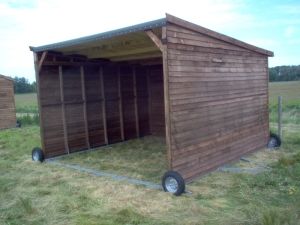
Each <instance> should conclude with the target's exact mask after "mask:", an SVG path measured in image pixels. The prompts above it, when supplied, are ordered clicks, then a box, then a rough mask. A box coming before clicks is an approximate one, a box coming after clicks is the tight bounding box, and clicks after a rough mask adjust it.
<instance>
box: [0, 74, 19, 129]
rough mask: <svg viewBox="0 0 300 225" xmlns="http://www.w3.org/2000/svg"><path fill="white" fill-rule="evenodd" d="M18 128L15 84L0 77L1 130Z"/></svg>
mask: <svg viewBox="0 0 300 225" xmlns="http://www.w3.org/2000/svg"><path fill="white" fill-rule="evenodd" d="M15 126H16V109H15V98H14V83H13V81H12V80H9V79H6V78H5V77H2V76H0V129H4V128H11V127H15Z"/></svg>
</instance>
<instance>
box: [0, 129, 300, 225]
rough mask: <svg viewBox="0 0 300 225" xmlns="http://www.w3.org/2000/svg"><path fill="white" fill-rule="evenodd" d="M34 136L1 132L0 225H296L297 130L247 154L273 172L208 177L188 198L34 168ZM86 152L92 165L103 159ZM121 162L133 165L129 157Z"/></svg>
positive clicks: (299, 185)
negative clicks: (275, 147) (276, 146)
mask: <svg viewBox="0 0 300 225" xmlns="http://www.w3.org/2000/svg"><path fill="white" fill-rule="evenodd" d="M38 131H39V128H38V127H37V126H27V127H24V128H21V129H10V130H4V131H1V132H0V171H1V173H0V199H1V201H0V224H180V225H182V224H265V225H267V224H299V221H300V137H299V132H295V133H285V137H284V138H285V140H286V141H285V142H284V145H283V147H282V148H281V150H279V151H275V152H274V151H267V150H265V151H263V152H259V153H256V154H254V155H252V156H248V158H251V159H253V160H254V159H255V160H258V159H259V158H261V157H260V155H259V154H263V155H264V158H265V159H267V160H266V161H267V162H268V163H269V166H270V167H271V168H272V170H267V171H265V172H263V173H261V174H259V175H249V174H232V173H224V172H219V171H216V172H212V173H210V174H208V175H206V176H204V177H202V178H200V179H198V180H196V181H195V182H193V183H191V184H189V185H188V190H190V191H191V192H192V193H191V194H186V195H183V196H181V197H174V196H172V195H170V194H166V193H164V192H162V191H156V190H149V189H146V188H144V187H138V186H135V185H130V184H127V183H126V182H117V181H112V180H110V179H108V178H101V177H92V176H90V175H87V174H84V173H79V172H76V171H73V170H69V169H64V168H61V167H58V166H54V165H52V164H47V163H43V164H40V163H33V162H32V161H31V159H30V151H31V149H32V148H33V147H35V146H39V143H40V137H39V135H38V133H39V132H38ZM152 141H153V140H152ZM154 141H155V140H154ZM149 143H150V140H148V144H149ZM146 146H147V145H146ZM107 151H109V149H107ZM118 151H122V149H121V148H120V149H119V150H118ZM131 153H132V152H131ZM87 154H91V156H90V160H92V161H93V160H94V159H92V158H95V157H98V156H99V157H100V156H101V154H103V153H101V154H100V155H97V154H99V153H98V152H89V153H87ZM93 154H96V155H93ZM109 154H111V156H112V157H114V154H117V153H113V152H112V153H109ZM121 154H122V153H121ZM124 154H125V153H124ZM143 154H144V153H143ZM79 155H80V154H78V155H77V156H79ZM158 155H159V154H158ZM124 156H125V157H128V158H127V160H129V162H133V163H134V159H135V156H134V155H132V157H129V155H127V156H126V154H125V155H124ZM72 157H75V155H74V156H72ZM277 159H279V160H277ZM95 160H97V159H95ZM98 160H99V162H101V158H99V159H98ZM112 160H114V158H112ZM156 160H158V161H159V160H160V159H156ZM150 161H151V159H150ZM262 161H263V160H262ZM95 163H96V161H95ZM116 164H118V161H117V162H116ZM149 166H150V165H148V164H145V165H144V167H149ZM151 166H153V165H151ZM154 166H155V165H154ZM156 166H157V167H160V165H156ZM140 169H141V170H143V169H144V168H140ZM129 173H130V168H129Z"/></svg>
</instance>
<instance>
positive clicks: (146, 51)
mask: <svg viewBox="0 0 300 225" xmlns="http://www.w3.org/2000/svg"><path fill="white" fill-rule="evenodd" d="M167 23H173V24H176V25H178V26H182V27H185V28H187V29H191V30H193V31H196V32H199V33H202V34H204V35H207V36H210V37H212V38H215V39H218V40H222V41H224V42H227V43H230V44H232V45H236V46H239V47H242V48H245V49H248V50H250V51H253V52H256V53H259V54H262V55H266V56H273V55H274V54H273V52H271V51H268V50H265V49H262V48H258V47H256V46H253V45H250V44H248V43H245V42H242V41H239V40H237V39H234V38H232V37H229V36H226V35H223V34H220V33H217V32H215V31H212V30H209V29H207V28H204V27H201V26H199V25H196V24H193V23H190V22H188V21H185V20H182V19H180V18H177V17H175V16H172V15H169V14H166V17H165V18H162V19H158V20H154V21H150V22H146V23H141V24H137V25H134V26H129V27H125V28H121V29H117V30H112V31H108V32H104V33H99V34H95V35H91V36H86V37H81V38H77V39H72V40H68V41H63V42H58V43H54V44H49V45H43V46H39V47H30V50H31V51H33V52H36V53H38V52H45V51H57V52H60V53H63V54H64V55H83V56H86V57H87V58H90V59H99V58H100V59H109V60H111V61H123V60H130V59H136V58H154V57H159V56H161V51H160V49H159V48H158V47H157V46H156V45H155V44H154V42H153V41H152V40H151V38H149V35H147V33H146V32H145V31H147V30H152V32H153V33H154V34H155V35H156V36H157V37H158V38H161V37H162V27H164V26H165V25H166V24H167Z"/></svg>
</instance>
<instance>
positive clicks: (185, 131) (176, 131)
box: [172, 111, 266, 147]
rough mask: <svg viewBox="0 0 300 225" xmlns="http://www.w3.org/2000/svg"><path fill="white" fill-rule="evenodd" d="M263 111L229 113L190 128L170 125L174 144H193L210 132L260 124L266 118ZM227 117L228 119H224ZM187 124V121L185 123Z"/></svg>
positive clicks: (181, 145)
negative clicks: (243, 114) (242, 113)
mask: <svg viewBox="0 0 300 225" xmlns="http://www.w3.org/2000/svg"><path fill="white" fill-rule="evenodd" d="M264 114H265V112H264V111H262V112H259V114H258V115H255V114H254V115H252V114H251V112H250V113H247V116H245V117H244V118H243V117H238V116H237V115H229V116H227V117H226V116H225V119H224V120H222V118H219V119H216V122H213V120H211V121H210V120H209V119H208V121H206V122H202V124H201V123H200V124H197V123H196V122H195V124H193V123H189V124H193V126H192V125H190V126H191V127H190V129H189V128H188V126H187V125H186V126H181V127H179V126H177V127H176V125H174V126H175V127H172V134H173V141H172V143H174V145H176V146H179V147H184V146H188V145H189V144H193V143H195V142H198V140H197V139H199V138H202V137H206V136H209V135H210V134H212V133H218V132H222V131H225V132H226V131H227V130H232V129H234V128H235V127H243V126H246V125H247V124H251V123H253V124H262V123H264V121H265V120H266V118H265V115H264ZM226 119H228V120H226ZM186 124H188V123H186Z"/></svg>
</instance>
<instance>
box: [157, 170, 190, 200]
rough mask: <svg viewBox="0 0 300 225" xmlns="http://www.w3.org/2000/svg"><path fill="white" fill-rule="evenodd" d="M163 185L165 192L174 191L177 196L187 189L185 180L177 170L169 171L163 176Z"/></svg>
mask: <svg viewBox="0 0 300 225" xmlns="http://www.w3.org/2000/svg"><path fill="white" fill-rule="evenodd" d="M162 186H163V189H164V191H165V192H170V193H173V194H174V195H176V196H179V195H181V194H182V193H183V192H184V191H185V182H184V179H183V178H182V176H181V175H180V174H179V173H177V172H175V171H168V172H166V173H165V174H164V176H163V177H162Z"/></svg>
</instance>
